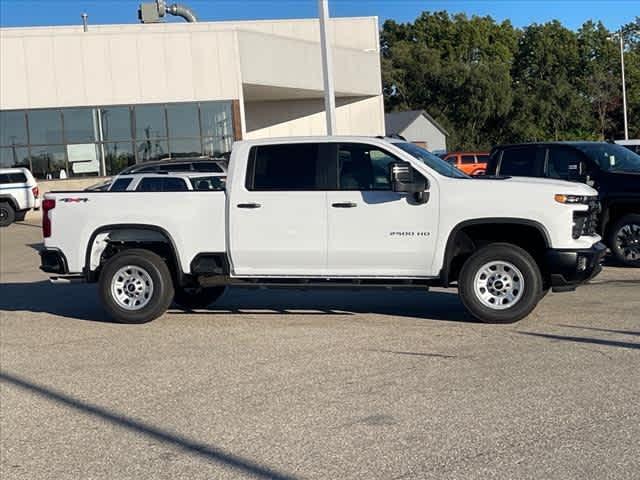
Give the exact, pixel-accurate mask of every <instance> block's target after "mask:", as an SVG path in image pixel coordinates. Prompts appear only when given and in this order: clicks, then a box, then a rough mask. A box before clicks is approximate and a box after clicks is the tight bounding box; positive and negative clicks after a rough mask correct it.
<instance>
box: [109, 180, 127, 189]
mask: <svg viewBox="0 0 640 480" xmlns="http://www.w3.org/2000/svg"><path fill="white" fill-rule="evenodd" d="M130 183H131V179H130V178H119V179H117V180H116V181H115V182H113V185H111V188H110V189H109V191H110V192H124V191H125V190H126V189H127V187H128V186H129V184H130Z"/></svg>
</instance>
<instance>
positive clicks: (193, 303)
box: [173, 287, 225, 309]
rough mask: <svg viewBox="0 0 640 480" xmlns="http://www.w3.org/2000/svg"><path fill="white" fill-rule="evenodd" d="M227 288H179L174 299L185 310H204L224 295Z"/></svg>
mask: <svg viewBox="0 0 640 480" xmlns="http://www.w3.org/2000/svg"><path fill="white" fill-rule="evenodd" d="M224 290H225V287H209V288H205V287H193V288H188V287H185V288H178V289H176V296H175V298H174V299H173V300H174V302H176V303H177V304H178V305H180V306H181V307H183V308H186V309H191V308H204V307H208V306H209V305H211V304H212V303H213V302H215V301H216V300H217V299H218V298H220V297H221V296H222V294H223V293H224Z"/></svg>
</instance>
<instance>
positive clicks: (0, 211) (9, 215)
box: [0, 202, 16, 227]
mask: <svg viewBox="0 0 640 480" xmlns="http://www.w3.org/2000/svg"><path fill="white" fill-rule="evenodd" d="M15 219H16V211H15V210H14V208H13V205H11V204H10V203H9V202H0V227H8V226H9V225H11V224H12V223H13V222H14V221H15Z"/></svg>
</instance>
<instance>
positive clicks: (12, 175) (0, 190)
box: [0, 168, 40, 227]
mask: <svg viewBox="0 0 640 480" xmlns="http://www.w3.org/2000/svg"><path fill="white" fill-rule="evenodd" d="M39 195H40V192H39V189H38V184H37V183H36V180H35V179H34V178H33V175H32V174H31V172H30V171H29V170H28V169H26V168H0V227H6V226H9V225H11V224H12V223H13V222H14V221H16V220H17V221H21V220H24V217H25V216H26V214H27V212H28V211H29V210H31V209H35V210H37V209H39V208H40V199H39V198H38V197H39Z"/></svg>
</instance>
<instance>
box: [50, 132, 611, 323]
mask: <svg viewBox="0 0 640 480" xmlns="http://www.w3.org/2000/svg"><path fill="white" fill-rule="evenodd" d="M596 198H597V192H596V191H595V190H594V189H592V188H591V187H589V186H587V185H582V184H578V183H571V182H564V181H559V180H540V179H535V180H528V179H517V178H509V179H486V180H473V179H471V177H469V176H468V175H466V174H464V173H462V172H460V171H459V170H457V169H456V168H454V167H452V166H451V165H450V164H448V163H447V162H445V161H443V160H442V159H440V158H438V157H436V156H435V155H432V154H431V153H429V152H428V151H426V150H424V149H422V148H420V147H418V146H416V145H414V144H411V143H408V142H405V141H401V140H384V139H377V138H370V139H367V138H364V137H308V138H286V139H263V140H254V141H240V142H236V143H235V144H234V146H233V150H232V154H231V159H230V163H229V177H228V184H227V187H226V190H225V191H224V192H222V191H207V192H196V191H188V192H184V191H183V192H142V191H140V192H138V191H136V192H131V193H128V194H126V195H124V194H122V193H113V192H56V193H53V192H52V193H48V194H47V195H46V196H45V200H44V203H43V210H44V215H43V234H44V248H43V250H42V252H41V268H42V270H44V271H45V272H49V273H52V274H54V275H56V276H72V277H73V276H75V277H76V278H78V279H84V280H86V281H89V282H96V281H97V282H98V283H99V291H100V298H101V300H102V303H103V305H104V307H105V308H106V310H107V311H108V312H109V313H110V315H111V316H112V317H113V318H114V319H116V320H118V321H121V322H127V323H143V322H148V321H150V320H152V319H154V318H157V317H158V316H160V315H162V314H163V313H164V312H165V311H166V309H167V308H168V306H169V305H170V303H171V302H172V300H174V298H175V301H176V303H178V304H180V305H182V306H185V307H187V308H194V307H198V306H200V307H202V306H206V305H208V304H209V303H212V302H213V301H215V300H216V299H217V298H219V297H220V295H222V293H223V292H224V288H225V286H227V285H244V286H252V287H255V286H265V287H269V286H290V287H291V286H293V287H304V288H311V287H315V286H321V287H326V286H339V287H345V286H352V287H356V288H364V287H385V288H394V287H400V288H408V287H415V288H419V289H423V290H424V289H425V288H428V287H429V286H444V287H448V286H451V285H454V284H457V286H458V290H459V295H460V298H461V299H462V302H463V304H464V305H465V306H466V308H467V309H468V310H469V311H470V312H471V313H472V314H473V315H474V316H475V317H476V318H479V319H480V320H482V321H485V322H501V323H507V322H515V321H517V320H519V319H521V318H523V317H525V316H526V315H528V314H529V313H530V312H531V311H532V310H533V309H534V308H535V306H536V305H537V303H538V302H539V301H540V299H541V298H542V297H543V296H544V294H545V292H546V291H547V290H548V289H549V288H553V289H554V290H555V291H567V290H572V289H575V288H576V287H577V286H579V285H580V284H582V283H583V282H585V281H587V280H588V279H590V278H592V277H594V276H595V275H597V274H598V272H599V271H600V269H601V267H600V260H601V258H602V256H603V255H604V251H605V247H604V245H602V244H601V243H599V240H600V237H599V236H598V235H597V234H596V233H595V232H594V231H592V230H591V225H592V224H593V218H594V216H595V215H596V213H597V209H594V208H593V205H594V204H596V205H597V202H596ZM582 219H586V221H585V222H583V223H581V226H582V227H581V228H577V227H576V222H578V221H580V222H582Z"/></svg>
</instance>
